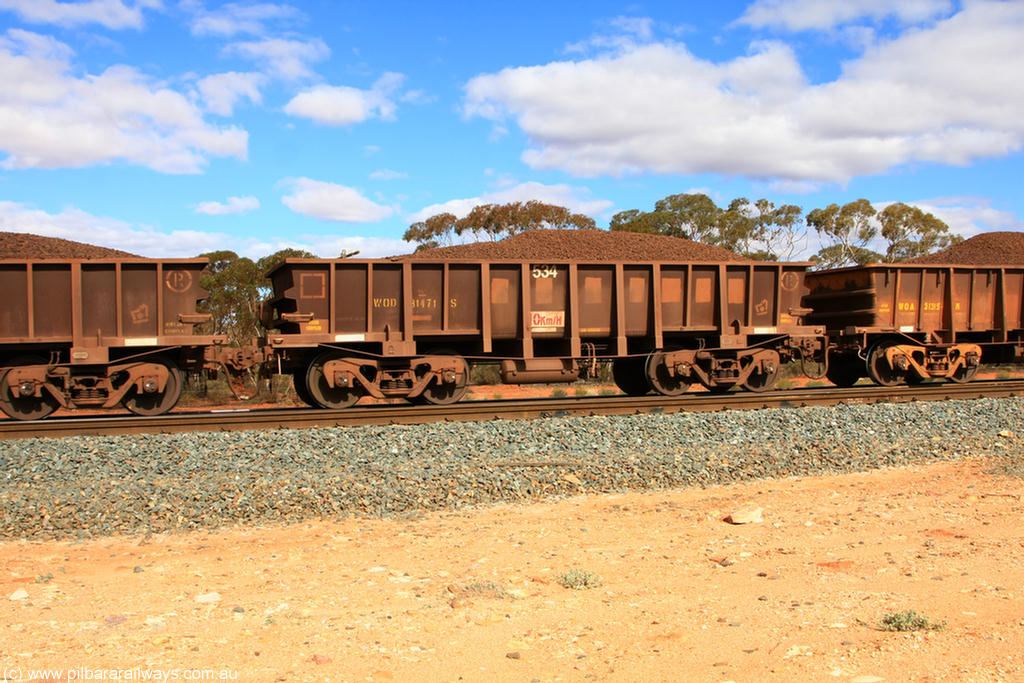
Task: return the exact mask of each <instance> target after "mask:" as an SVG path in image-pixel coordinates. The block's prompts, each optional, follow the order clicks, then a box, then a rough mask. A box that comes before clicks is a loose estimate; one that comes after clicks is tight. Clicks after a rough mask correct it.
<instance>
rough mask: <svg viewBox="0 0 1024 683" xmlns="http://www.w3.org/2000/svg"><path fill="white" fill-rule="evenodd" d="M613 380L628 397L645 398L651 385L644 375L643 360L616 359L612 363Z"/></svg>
mask: <svg viewBox="0 0 1024 683" xmlns="http://www.w3.org/2000/svg"><path fill="white" fill-rule="evenodd" d="M612 379H613V380H614V381H615V386H617V387H618V388H619V391H621V392H622V393H624V394H626V395H627V396H643V395H644V394H646V393H648V392H650V390H651V385H650V383H649V382H648V381H647V376H646V375H645V373H644V359H643V358H616V359H615V360H613V361H612Z"/></svg>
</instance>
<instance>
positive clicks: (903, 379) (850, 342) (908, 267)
mask: <svg viewBox="0 0 1024 683" xmlns="http://www.w3.org/2000/svg"><path fill="white" fill-rule="evenodd" d="M807 285H808V287H809V288H810V294H809V295H808V297H807V299H806V301H807V303H808V305H809V306H810V307H811V308H812V309H813V313H812V314H811V315H810V316H808V321H809V322H810V323H811V324H815V325H824V326H826V327H827V328H828V333H829V346H830V352H829V354H828V370H827V373H826V374H827V377H828V379H829V380H830V381H832V382H833V383H835V384H837V385H839V386H850V385H852V384H853V383H855V382H856V381H857V380H858V379H859V378H861V377H864V376H867V377H869V378H871V380H872V381H874V382H875V383H877V384H881V385H884V386H892V385H896V384H901V383H909V384H915V383H918V382H921V381H923V380H925V379H928V378H946V379H949V380H951V381H954V382H967V381H969V380H970V379H971V378H973V377H974V376H975V375H976V374H977V372H978V367H979V364H980V363H981V362H982V360H984V362H986V363H997V362H1011V361H1017V362H1019V361H1021V360H1022V357H1024V321H1022V319H1024V310H1022V305H1024V266H1000V265H992V266H987V265H942V264H927V265H922V264H909V263H888V264H869V265H865V266H857V267H852V268H842V269H837V270H828V271H819V272H811V273H808V274H807Z"/></svg>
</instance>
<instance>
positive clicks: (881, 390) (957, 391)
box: [0, 380, 1024, 440]
mask: <svg viewBox="0 0 1024 683" xmlns="http://www.w3.org/2000/svg"><path fill="white" fill-rule="evenodd" d="M1014 396H1024V380H994V381H985V382H970V383H967V384H954V383H948V382H937V383H926V384H921V385H918V386H914V387H909V386H900V387H880V386H863V387H850V388H848V389H840V388H835V387H812V388H804V389H791V390H775V391H769V392H765V393H755V392H749V391H745V392H735V393H729V394H709V393H694V394H688V395H682V396H672V397H670V396H658V395H651V396H638V397H630V396H591V397H575V398H543V399H527V400H503V401H463V402H461V403H455V404H452V405H448V406H433V405H428V406H422V405H372V406H365V407H360V406H356V407H353V408H348V409H345V410H315V409H311V408H264V409H245V408H240V409H229V410H211V411H190V412H180V413H170V414H167V415H160V416H157V417H139V416H132V415H117V416H109V417H108V416H89V417H84V416H82V417H67V418H58V419H48V420H41V421H38V422H22V421H18V420H5V421H0V440H4V439H27V438H36V437H38V438H60V437H66V436H108V435H121V434H166V433H175V432H218V431H235V430H244V429H301V428H313V427H347V426H356V425H397V424H423V423H427V422H440V421H446V420H447V421H481V420H493V419H505V420H515V419H533V418H540V417H553V416H569V415H576V416H580V415H584V416H585V415H625V414H641V413H673V412H681V411H717V410H758V409H763V408H794V407H803V406H812V405H815V406H827V405H839V404H853V403H858V404H866V403H894V402H910V401H944V400H963V399H975V398H1003V397H1014Z"/></svg>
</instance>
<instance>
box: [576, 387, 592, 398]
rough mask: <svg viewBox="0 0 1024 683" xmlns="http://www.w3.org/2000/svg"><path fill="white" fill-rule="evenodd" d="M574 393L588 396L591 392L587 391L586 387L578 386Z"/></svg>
mask: <svg viewBox="0 0 1024 683" xmlns="http://www.w3.org/2000/svg"><path fill="white" fill-rule="evenodd" d="M573 393H574V394H576V395H577V396H586V395H587V394H589V393H590V392H589V391H587V388H586V387H576V389H574V390H573Z"/></svg>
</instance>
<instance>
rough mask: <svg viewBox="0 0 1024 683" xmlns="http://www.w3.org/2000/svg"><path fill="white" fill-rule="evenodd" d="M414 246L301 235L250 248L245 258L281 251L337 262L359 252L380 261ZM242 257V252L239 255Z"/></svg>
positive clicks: (380, 240)
mask: <svg viewBox="0 0 1024 683" xmlns="http://www.w3.org/2000/svg"><path fill="white" fill-rule="evenodd" d="M414 247H415V245H410V244H409V243H408V242H406V241H404V240H395V239H388V238H385V237H362V236H349V237H342V236H340V235H300V236H299V237H298V238H297V239H290V240H285V239H280V238H278V239H270V240H265V241H262V242H257V243H254V244H252V245H248V246H247V247H246V250H245V255H247V256H249V257H250V258H261V257H263V256H267V255H268V254H273V253H276V252H278V251H280V250H282V249H301V250H303V251H308V252H310V253H313V254H316V255H317V256H319V257H321V258H338V256H340V255H341V254H342V253H351V252H353V251H358V252H359V254H358V256H357V257H356V258H380V257H382V256H395V255H397V254H408V253H409V252H411V251H412V250H413V248H414ZM239 253H241V252H239Z"/></svg>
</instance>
